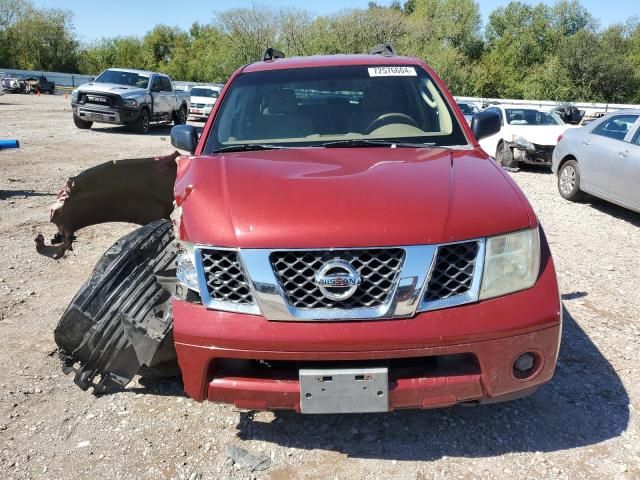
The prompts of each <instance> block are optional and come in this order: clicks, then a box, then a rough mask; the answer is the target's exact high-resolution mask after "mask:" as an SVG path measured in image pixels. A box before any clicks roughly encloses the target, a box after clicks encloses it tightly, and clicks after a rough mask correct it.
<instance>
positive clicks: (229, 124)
mask: <svg viewBox="0 0 640 480" xmlns="http://www.w3.org/2000/svg"><path fill="white" fill-rule="evenodd" d="M362 139H365V140H368V139H376V140H391V141H398V142H411V143H419V144H430V145H463V144H467V140H466V138H465V136H464V134H463V131H462V129H461V127H460V125H459V123H458V121H457V120H456V118H455V117H454V116H453V113H452V111H451V109H450V108H449V105H448V104H447V103H446V101H445V98H444V96H443V95H442V94H441V92H440V91H439V90H438V87H437V86H436V85H435V83H434V82H433V81H432V80H431V78H430V77H429V75H428V74H427V72H425V71H424V70H423V69H421V68H419V67H414V66H406V67H398V66H394V67H367V66H348V67H316V68H300V69H287V70H273V71H265V72H254V73H246V74H242V75H240V76H239V77H238V78H236V80H235V81H234V82H233V85H232V87H231V89H230V91H229V93H228V94H227V95H225V97H224V100H223V104H222V107H221V111H220V112H219V114H218V115H216V118H215V123H214V125H213V129H212V133H211V134H210V135H209V138H208V139H207V145H206V147H205V152H206V153H211V152H213V151H215V150H219V149H221V148H224V147H229V146H232V145H242V144H252V143H253V144H269V145H272V146H285V147H304V146H322V145H323V144H324V143H329V142H336V141H349V140H362Z"/></svg>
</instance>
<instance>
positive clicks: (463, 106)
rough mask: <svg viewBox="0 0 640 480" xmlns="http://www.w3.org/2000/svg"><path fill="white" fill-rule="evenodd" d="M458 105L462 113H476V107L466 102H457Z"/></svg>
mask: <svg viewBox="0 0 640 480" xmlns="http://www.w3.org/2000/svg"><path fill="white" fill-rule="evenodd" d="M458 106H459V107H460V111H461V112H462V114H463V115H475V114H476V113H478V109H477V108H476V107H474V106H473V105H469V104H468V103H459V104H458Z"/></svg>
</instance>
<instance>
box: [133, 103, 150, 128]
mask: <svg viewBox="0 0 640 480" xmlns="http://www.w3.org/2000/svg"><path fill="white" fill-rule="evenodd" d="M150 128H151V116H150V115H149V110H147V109H146V108H143V109H142V110H141V111H140V116H139V117H138V119H137V120H136V121H135V122H133V130H134V131H135V132H136V133H140V134H142V135H146V134H147V133H149V129H150Z"/></svg>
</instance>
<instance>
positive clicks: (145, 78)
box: [94, 70, 149, 88]
mask: <svg viewBox="0 0 640 480" xmlns="http://www.w3.org/2000/svg"><path fill="white" fill-rule="evenodd" d="M94 82H95V83H115V84H117V85H127V86H130V87H139V88H147V86H148V85H149V75H143V74H140V73H136V72H122V71H120V70H105V71H104V72H102V73H101V74H100V75H99V76H98V78H96V79H95V80H94Z"/></svg>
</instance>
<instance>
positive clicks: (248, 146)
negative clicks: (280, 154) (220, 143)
mask: <svg viewBox="0 0 640 480" xmlns="http://www.w3.org/2000/svg"><path fill="white" fill-rule="evenodd" d="M283 148H287V147H281V146H278V145H269V144H266V143H241V144H238V145H227V146H225V147H220V148H218V149H217V150H214V151H213V152H212V153H223V152H251V151H254V150H278V149H283Z"/></svg>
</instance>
